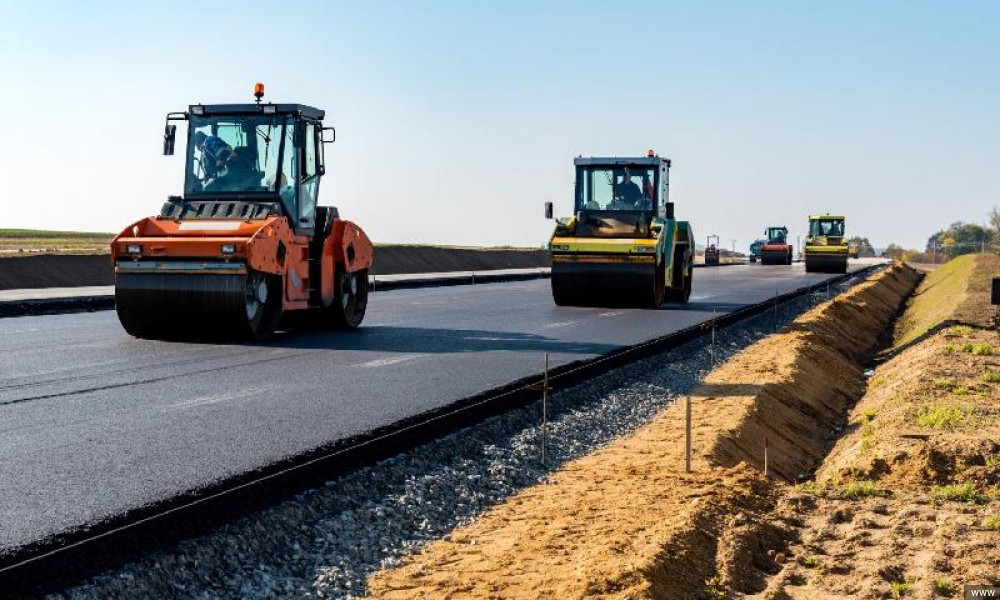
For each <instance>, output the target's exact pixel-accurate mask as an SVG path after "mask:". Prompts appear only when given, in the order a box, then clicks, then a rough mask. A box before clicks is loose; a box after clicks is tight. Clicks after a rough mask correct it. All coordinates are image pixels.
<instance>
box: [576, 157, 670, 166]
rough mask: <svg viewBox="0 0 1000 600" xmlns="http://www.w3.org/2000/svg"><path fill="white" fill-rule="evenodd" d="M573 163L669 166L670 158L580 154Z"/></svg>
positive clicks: (579, 164) (584, 164) (578, 164)
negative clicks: (585, 156)
mask: <svg viewBox="0 0 1000 600" xmlns="http://www.w3.org/2000/svg"><path fill="white" fill-rule="evenodd" d="M573 164H574V165H576V166H578V167H580V166H583V167H591V166H594V167H597V166H617V165H666V166H668V167H669V166H670V159H669V158H664V157H662V156H636V157H629V156H591V157H590V158H584V157H582V156H578V157H576V158H574V159H573Z"/></svg>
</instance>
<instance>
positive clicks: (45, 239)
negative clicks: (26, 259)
mask: <svg viewBox="0 0 1000 600" xmlns="http://www.w3.org/2000/svg"><path fill="white" fill-rule="evenodd" d="M114 236H115V234H113V233H95V232H81V231H46V230H40V229H0V255H12V254H42V253H45V254H98V253H106V252H107V251H108V245H109V244H110V243H111V240H112V238H114Z"/></svg>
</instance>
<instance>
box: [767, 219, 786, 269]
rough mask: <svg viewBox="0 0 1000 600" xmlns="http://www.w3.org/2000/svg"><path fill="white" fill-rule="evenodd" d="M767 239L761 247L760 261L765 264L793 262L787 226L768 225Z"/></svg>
mask: <svg viewBox="0 0 1000 600" xmlns="http://www.w3.org/2000/svg"><path fill="white" fill-rule="evenodd" d="M764 235H766V236H767V241H765V243H764V244H762V245H761V247H760V262H761V264H765V265H790V264H792V245H791V244H789V243H788V228H787V227H768V228H767V229H765V230H764Z"/></svg>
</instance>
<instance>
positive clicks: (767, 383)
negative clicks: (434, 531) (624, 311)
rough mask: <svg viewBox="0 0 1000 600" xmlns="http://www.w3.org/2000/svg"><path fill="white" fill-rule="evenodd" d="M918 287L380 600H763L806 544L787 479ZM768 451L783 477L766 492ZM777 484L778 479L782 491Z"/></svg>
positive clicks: (832, 305) (700, 404) (806, 468)
mask: <svg viewBox="0 0 1000 600" xmlns="http://www.w3.org/2000/svg"><path fill="white" fill-rule="evenodd" d="M917 279H918V276H917V275H916V274H915V273H914V272H913V271H912V270H910V269H908V268H905V267H899V266H897V267H894V268H892V269H890V270H889V271H887V272H885V273H884V274H882V275H881V276H877V277H876V278H873V279H872V280H870V281H868V282H865V283H863V284H861V285H859V286H856V287H854V288H852V289H851V290H850V291H848V292H847V293H845V294H843V295H842V296H840V297H838V298H836V299H834V300H833V301H831V302H828V303H825V304H823V305H820V306H819V307H817V308H816V309H813V310H812V311H810V312H809V313H806V314H805V315H803V316H802V317H800V318H799V319H798V320H796V321H795V322H794V323H793V324H792V325H791V326H790V327H789V328H787V329H786V330H784V331H782V332H781V333H780V334H778V335H775V336H772V337H770V338H767V339H765V340H762V341H761V342H759V343H758V344H755V345H753V346H751V347H750V348H748V349H747V350H745V351H744V352H743V353H741V354H740V355H738V356H737V357H736V358H734V359H733V360H731V361H729V362H728V363H726V364H725V365H723V366H722V367H720V368H719V369H717V370H715V371H714V372H713V373H712V374H710V376H709V377H708V378H706V380H705V382H704V384H703V385H702V386H701V387H700V388H699V389H698V390H696V392H695V395H694V397H693V411H692V412H693V419H692V420H693V435H692V439H693V448H694V463H695V465H694V466H695V468H694V472H693V473H691V474H686V473H684V460H683V456H684V435H683V431H684V419H683V415H684V412H683V403H675V404H674V405H672V406H671V408H669V409H667V410H665V411H664V412H662V413H661V414H660V415H658V416H657V417H656V418H654V419H653V420H652V421H651V422H650V423H648V424H647V425H645V426H644V427H642V428H640V429H639V430H637V431H636V432H635V433H634V434H632V435H630V436H627V437H625V438H622V439H620V440H619V441H617V442H615V443H613V444H611V445H609V446H608V447H606V448H604V449H602V450H600V451H598V452H596V453H594V454H592V455H589V456H587V457H584V458H581V459H579V460H576V461H573V462H571V463H569V464H567V465H566V466H564V467H563V468H562V469H560V470H559V471H557V472H556V473H554V474H553V476H552V477H551V478H550V480H549V481H546V482H544V483H542V484H540V485H538V486H535V487H533V488H529V489H527V490H525V491H523V492H522V493H520V494H518V495H516V496H515V497H513V498H512V499H511V500H509V501H508V502H506V503H505V504H503V505H500V506H497V507H495V508H494V509H492V510H491V511H489V512H487V513H486V514H485V515H484V516H483V517H482V518H481V519H479V520H478V521H476V522H475V523H472V524H471V525H469V526H467V527H464V528H461V529H459V530H457V531H455V532H454V533H453V534H452V535H451V536H450V538H448V539H444V540H440V541H437V542H434V543H431V544H430V545H428V546H427V547H426V548H425V550H424V551H423V552H422V553H421V554H419V555H416V556H415V557H413V558H412V559H411V560H409V561H408V562H407V563H406V564H404V565H403V566H402V567H400V568H397V569H393V570H389V571H383V572H382V573H380V574H378V575H376V576H375V577H373V578H371V579H370V580H369V582H368V586H369V589H370V591H371V593H372V595H373V596H374V597H378V598H388V599H403V598H435V599H438V598H496V599H500V598H518V599H528V598H553V599H555V598H559V599H563V598H609V599H610V598H616V599H625V598H657V599H660V598H664V599H666V598H689V597H697V596H714V597H721V596H718V594H724V593H725V590H741V591H747V592H757V591H762V590H764V589H765V587H766V585H767V581H768V577H769V576H770V575H772V574H774V573H778V572H779V571H780V563H779V562H777V561H776V560H774V557H775V556H777V553H778V552H780V551H783V549H784V547H785V544H786V542H785V541H784V540H786V539H787V538H788V537H789V536H791V535H792V529H791V528H790V527H789V526H788V525H787V524H786V523H783V522H781V521H778V520H774V519H772V518H770V517H769V516H768V515H770V514H771V513H772V511H773V510H774V508H775V506H776V504H777V501H778V499H779V497H780V496H781V494H782V493H783V488H784V486H783V485H782V484H781V483H779V481H780V480H781V479H795V478H797V477H798V475H799V474H800V473H808V472H810V471H811V470H812V468H813V467H815V465H816V463H817V462H818V461H819V460H820V459H821V458H822V456H823V455H824V454H825V451H826V449H827V448H828V443H829V441H832V439H833V438H834V437H835V436H836V434H837V430H838V428H839V427H840V426H841V425H842V424H843V420H844V415H845V414H846V411H847V409H848V408H849V406H850V404H851V403H852V401H853V399H854V398H856V397H857V395H858V394H859V393H860V391H861V389H862V382H863V367H862V366H861V363H862V362H863V361H864V360H865V359H866V358H868V357H869V356H870V355H871V353H872V352H873V351H874V349H875V347H876V345H877V342H878V340H879V338H880V336H881V335H882V334H883V333H884V330H885V326H886V324H887V323H889V322H890V321H891V319H892V317H893V316H895V314H896V313H897V311H898V309H899V307H900V305H901V304H902V302H903V299H904V298H905V297H906V296H907V295H908V294H909V293H910V291H911V290H912V288H913V286H914V285H915V284H916V281H917ZM764 436H768V438H769V440H770V442H771V450H770V453H769V456H768V459H769V467H770V469H771V473H772V477H771V478H770V479H765V478H764V477H763V476H762V474H761V473H760V471H759V469H758V468H755V467H756V466H758V465H760V464H761V463H762V458H763V439H764ZM775 476H777V477H775Z"/></svg>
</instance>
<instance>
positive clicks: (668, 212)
mask: <svg viewBox="0 0 1000 600" xmlns="http://www.w3.org/2000/svg"><path fill="white" fill-rule="evenodd" d="M663 212H664V218H666V219H668V220H670V221H673V220H674V203H673V202H667V204H666V207H665V210H664V211H663Z"/></svg>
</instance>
